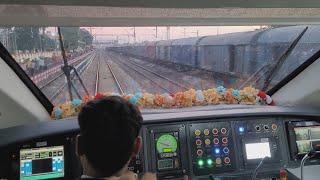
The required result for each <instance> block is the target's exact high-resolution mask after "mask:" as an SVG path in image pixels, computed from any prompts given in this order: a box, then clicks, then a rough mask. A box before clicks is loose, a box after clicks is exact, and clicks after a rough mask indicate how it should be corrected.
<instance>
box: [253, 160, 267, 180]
mask: <svg viewBox="0 0 320 180" xmlns="http://www.w3.org/2000/svg"><path fill="white" fill-rule="evenodd" d="M266 159H269V157H267V156H265V157H264V158H262V159H261V161H260V163H259V164H258V166H257V167H256V168H255V169H254V171H253V173H252V177H251V179H252V180H255V179H256V178H257V174H258V170H259V168H260V167H261V166H262V165H263V163H264V161H265V160H266Z"/></svg>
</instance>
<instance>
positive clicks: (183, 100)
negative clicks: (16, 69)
mask: <svg viewBox="0 0 320 180" xmlns="http://www.w3.org/2000/svg"><path fill="white" fill-rule="evenodd" d="M319 30H320V26H307V25H299V26H272V25H268V26H267V25H260V26H154V27H61V28H60V34H61V36H59V33H58V29H57V27H28V26H27V27H5V28H4V27H3V28H1V35H2V36H1V42H2V44H4V46H5V47H6V49H7V50H8V51H9V52H10V53H11V55H12V57H13V58H14V59H15V61H16V62H17V63H18V64H19V65H20V67H21V69H23V70H24V72H25V73H26V74H27V75H28V77H29V78H30V79H31V80H32V81H33V83H34V84H35V85H36V86H37V88H39V89H40V90H41V92H42V93H43V94H44V95H45V96H46V97H47V98H48V99H49V100H50V102H51V103H52V104H53V105H54V106H55V107H56V108H55V110H56V111H55V112H53V116H54V117H55V118H62V117H67V116H72V115H75V113H74V112H65V111H70V109H68V107H66V106H63V105H66V104H68V102H69V104H70V102H71V104H72V103H73V104H79V103H80V104H81V103H82V102H84V101H87V100H89V99H92V98H94V97H96V96H101V95H120V96H124V97H125V98H127V99H128V100H129V101H131V102H133V103H135V104H138V105H139V106H140V107H142V109H143V111H144V112H148V110H149V111H150V110H154V109H177V108H179V109H180V110H181V108H189V107H193V106H204V105H216V104H251V105H257V104H258V103H257V102H256V98H250V95H252V94H256V93H257V92H259V90H261V91H264V92H267V91H270V90H271V91H272V89H273V88H274V87H275V85H277V84H278V83H279V82H280V81H281V80H283V79H284V78H285V77H287V76H288V75H290V73H292V72H293V71H294V70H295V69H297V68H298V67H299V66H300V65H301V64H302V63H303V62H305V61H306V60H307V59H308V58H310V57H311V56H312V55H313V54H314V53H315V52H316V51H318V50H319V49H320V39H319V37H318V33H317V32H319ZM59 37H61V40H62V45H63V48H61V43H59V40H60V39H59ZM62 49H63V51H64V57H63V55H62V54H63V53H62ZM66 65H67V66H68V67H70V68H69V70H66V69H68V68H65V70H64V68H63V67H65V66H66ZM67 74H68V75H67ZM269 101H270V100H269ZM269 103H270V102H269ZM179 109H178V111H179Z"/></svg>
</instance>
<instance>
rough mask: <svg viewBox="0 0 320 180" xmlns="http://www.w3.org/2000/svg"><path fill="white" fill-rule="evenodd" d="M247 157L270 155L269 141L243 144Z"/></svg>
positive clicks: (259, 157) (258, 157) (257, 157)
mask: <svg viewBox="0 0 320 180" xmlns="http://www.w3.org/2000/svg"><path fill="white" fill-rule="evenodd" d="M245 147H246V155H247V159H261V158H264V157H271V152H270V144H269V142H261V143H248V144H245Z"/></svg>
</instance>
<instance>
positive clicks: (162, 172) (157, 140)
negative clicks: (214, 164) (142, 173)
mask: <svg viewBox="0 0 320 180" xmlns="http://www.w3.org/2000/svg"><path fill="white" fill-rule="evenodd" d="M147 131H148V132H147V133H148V135H147V137H148V138H150V139H149V141H148V142H150V144H148V145H149V149H150V153H151V154H150V156H151V157H152V158H151V163H149V165H150V167H149V168H150V170H151V171H153V172H157V175H158V179H177V178H181V177H183V174H184V173H185V172H186V171H187V170H186V169H187V163H188V161H187V158H185V157H186V156H187V147H186V142H185V138H186V131H185V125H184V124H180V125H168V126H155V127H149V128H148V130H147Z"/></svg>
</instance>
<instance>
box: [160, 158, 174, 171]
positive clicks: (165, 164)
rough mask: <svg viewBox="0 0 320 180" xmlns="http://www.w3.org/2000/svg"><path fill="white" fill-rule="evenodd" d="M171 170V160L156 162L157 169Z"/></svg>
mask: <svg viewBox="0 0 320 180" xmlns="http://www.w3.org/2000/svg"><path fill="white" fill-rule="evenodd" d="M172 168H173V160H172V159H161V160H159V161H158V169H159V170H162V169H172Z"/></svg>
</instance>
